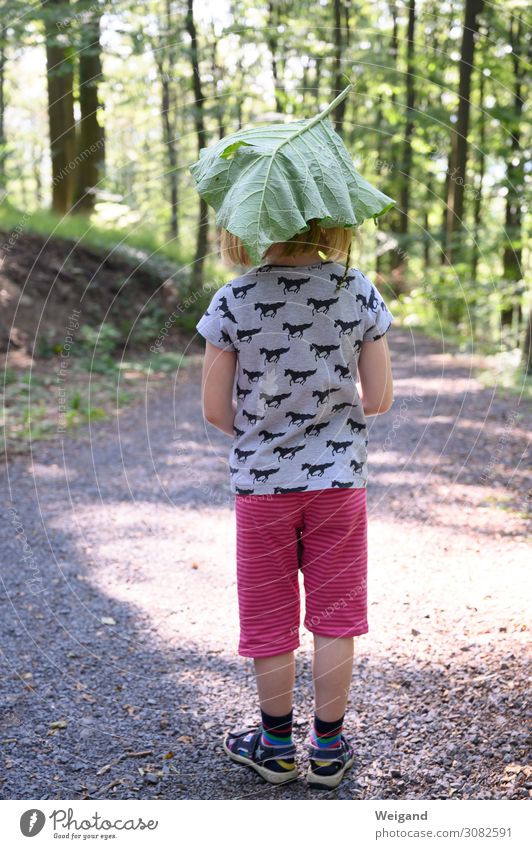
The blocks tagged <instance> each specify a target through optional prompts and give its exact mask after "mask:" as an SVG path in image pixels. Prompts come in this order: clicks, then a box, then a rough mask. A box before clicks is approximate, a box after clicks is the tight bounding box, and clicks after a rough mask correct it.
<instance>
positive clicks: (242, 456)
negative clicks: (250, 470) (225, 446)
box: [235, 448, 256, 462]
mask: <svg viewBox="0 0 532 849" xmlns="http://www.w3.org/2000/svg"><path fill="white" fill-rule="evenodd" d="M255 450H256V449H254V450H253V451H243V450H242V449H241V448H235V454H236V456H237V457H238V459H239V460H243V461H244V462H245V461H246V460H247V458H248V457H251V455H252V454H254V453H255Z"/></svg>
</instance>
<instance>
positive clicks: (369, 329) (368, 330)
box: [364, 324, 377, 335]
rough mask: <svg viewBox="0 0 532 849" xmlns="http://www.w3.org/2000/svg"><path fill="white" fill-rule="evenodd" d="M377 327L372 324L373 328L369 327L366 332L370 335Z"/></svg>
mask: <svg viewBox="0 0 532 849" xmlns="http://www.w3.org/2000/svg"><path fill="white" fill-rule="evenodd" d="M376 327H377V325H376V324H372V325H371V327H368V329H367V330H366V333H369V332H370V331H371V330H375V328H376ZM364 335H365V334H364Z"/></svg>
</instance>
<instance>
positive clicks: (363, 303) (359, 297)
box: [355, 292, 368, 312]
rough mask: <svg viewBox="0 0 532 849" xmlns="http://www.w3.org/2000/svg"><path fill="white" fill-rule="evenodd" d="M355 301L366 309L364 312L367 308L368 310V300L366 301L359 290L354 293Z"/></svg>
mask: <svg viewBox="0 0 532 849" xmlns="http://www.w3.org/2000/svg"><path fill="white" fill-rule="evenodd" d="M355 301H358V302H359V304H360V306H361V307H363V308H364V309H365V310H366V312H367V310H368V301H367V298H366V296H365V295H363V294H362V292H359V293H358V295H356V297H355Z"/></svg>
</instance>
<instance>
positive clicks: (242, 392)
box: [236, 383, 252, 399]
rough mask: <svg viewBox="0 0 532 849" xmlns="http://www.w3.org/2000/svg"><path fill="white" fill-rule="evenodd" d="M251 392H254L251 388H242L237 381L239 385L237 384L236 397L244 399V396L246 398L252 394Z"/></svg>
mask: <svg viewBox="0 0 532 849" xmlns="http://www.w3.org/2000/svg"><path fill="white" fill-rule="evenodd" d="M251 392H252V390H251V389H242V388H241V387H240V386H239V385H238V383H237V385H236V397H237V398H242V399H244V398H246V396H247V395H251Z"/></svg>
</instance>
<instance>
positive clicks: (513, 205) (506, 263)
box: [501, 18, 524, 325]
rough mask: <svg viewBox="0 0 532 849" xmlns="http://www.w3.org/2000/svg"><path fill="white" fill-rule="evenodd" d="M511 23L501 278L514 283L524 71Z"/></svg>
mask: <svg viewBox="0 0 532 849" xmlns="http://www.w3.org/2000/svg"><path fill="white" fill-rule="evenodd" d="M516 21H517V22H516V23H514V22H513V21H512V22H511V23H510V44H511V46H512V51H513V53H512V61H513V70H514V103H513V106H514V108H513V115H512V118H511V122H510V124H509V126H508V128H507V129H508V130H509V134H510V136H511V139H512V144H511V148H510V153H509V156H508V163H507V166H506V185H507V189H508V194H507V195H506V214H505V222H504V227H505V235H506V244H505V247H504V254H503V268H504V272H503V276H504V279H505V281H510V282H511V281H515V282H516V283H517V282H518V281H519V280H521V278H522V277H523V271H522V268H521V259H522V248H521V203H522V192H523V184H524V156H523V151H522V150H521V120H522V114H523V97H522V83H523V69H522V65H521V62H520V58H519V57H520V54H521V52H522V47H521V34H522V20H521V19H519V18H518V19H516ZM516 307H517V313H518V315H517V323H518V325H520V323H521V304H520V303H519V302H517V304H516ZM513 313H514V305H513V304H508V306H505V307H504V308H503V309H502V310H501V322H502V324H511V323H512V319H513Z"/></svg>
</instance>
